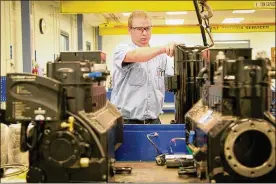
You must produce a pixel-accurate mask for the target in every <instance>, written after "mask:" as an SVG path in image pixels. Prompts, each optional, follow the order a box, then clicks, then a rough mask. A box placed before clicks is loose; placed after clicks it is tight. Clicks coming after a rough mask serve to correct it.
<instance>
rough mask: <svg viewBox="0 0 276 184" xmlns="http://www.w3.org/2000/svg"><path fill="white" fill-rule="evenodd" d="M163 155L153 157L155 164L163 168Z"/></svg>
mask: <svg viewBox="0 0 276 184" xmlns="http://www.w3.org/2000/svg"><path fill="white" fill-rule="evenodd" d="M165 156H166V155H165V154H162V155H158V156H156V157H155V162H156V164H157V165H159V166H163V165H165V164H166V159H165Z"/></svg>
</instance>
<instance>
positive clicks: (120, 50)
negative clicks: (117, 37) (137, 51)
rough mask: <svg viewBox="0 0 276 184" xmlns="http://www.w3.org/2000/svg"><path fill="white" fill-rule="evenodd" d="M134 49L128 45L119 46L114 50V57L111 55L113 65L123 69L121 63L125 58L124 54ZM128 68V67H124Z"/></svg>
mask: <svg viewBox="0 0 276 184" xmlns="http://www.w3.org/2000/svg"><path fill="white" fill-rule="evenodd" d="M133 49H134V48H133V47H132V46H131V45H129V44H119V45H118V46H117V47H116V49H115V52H114V55H113V62H114V63H115V65H117V66H118V67H119V68H123V67H124V68H125V66H124V65H122V64H123V61H124V59H125V57H126V54H127V53H128V52H129V51H131V50H133ZM126 66H128V65H126Z"/></svg>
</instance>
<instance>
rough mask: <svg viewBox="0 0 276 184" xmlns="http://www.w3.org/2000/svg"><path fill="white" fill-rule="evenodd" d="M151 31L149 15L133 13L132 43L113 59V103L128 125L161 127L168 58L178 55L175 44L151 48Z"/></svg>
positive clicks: (124, 46)
mask: <svg viewBox="0 0 276 184" xmlns="http://www.w3.org/2000/svg"><path fill="white" fill-rule="evenodd" d="M151 27H152V25H151V21H150V18H149V16H148V14H147V13H146V12H145V11H135V12H133V13H132V14H131V15H130V17H129V19H128V31H129V34H130V36H131V43H125V44H120V45H118V46H117V47H116V50H115V53H114V56H113V75H112V86H113V89H112V93H111V103H113V104H114V105H115V106H116V107H117V108H118V109H119V110H120V111H121V113H122V115H123V117H124V119H125V123H126V124H161V122H160V119H159V115H160V114H161V113H162V106H163V101H164V96H165V86H164V75H165V70H166V64H167V60H166V58H167V56H170V57H172V56H173V55H174V45H175V44H174V43H170V44H167V45H165V46H159V47H150V45H149V41H150V38H151Z"/></svg>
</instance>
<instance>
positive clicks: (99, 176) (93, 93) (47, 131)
mask: <svg viewBox="0 0 276 184" xmlns="http://www.w3.org/2000/svg"><path fill="white" fill-rule="evenodd" d="M92 65H93V63H91V62H89V61H74V62H71V61H68V62H67V61H56V62H54V63H51V62H49V63H47V77H41V76H35V75H32V74H25V73H24V74H23V73H22V74H21V73H19V74H18V73H15V74H7V97H8V98H7V112H6V116H7V119H9V120H14V121H20V123H21V136H20V148H21V151H23V152H26V151H29V171H28V173H27V178H26V179H27V182H30V183H32V182H36V183H37V182H45V183H49V182H50V183H59V182H63V183H68V182H113V181H114V177H113V175H114V172H112V170H113V168H114V165H113V162H114V161H113V160H114V155H115V150H116V149H117V148H118V147H119V146H120V145H121V144H122V142H123V119H122V116H121V114H120V112H119V111H118V110H117V109H116V107H115V106H113V105H112V104H111V103H110V102H109V101H108V100H106V91H105V86H102V85H100V84H99V83H98V79H97V80H96V79H94V78H89V77H88V78H87V77H83V76H84V75H86V74H89V73H91V72H93V71H92V67H91V66H92ZM30 124H33V125H34V126H33V128H32V129H31V131H30V133H29V134H28V135H27V129H28V127H29V125H30Z"/></svg>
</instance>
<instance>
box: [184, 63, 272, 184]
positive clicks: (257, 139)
mask: <svg viewBox="0 0 276 184" xmlns="http://www.w3.org/2000/svg"><path fill="white" fill-rule="evenodd" d="M208 70H211V73H214V75H213V76H214V77H213V82H214V84H211V82H210V81H211V78H210V76H209V78H208V80H207V81H206V83H205V84H204V86H203V88H202V99H201V100H200V101H199V102H198V103H196V105H194V107H193V108H192V109H191V110H189V112H188V113H187V114H186V117H185V118H186V124H187V125H188V126H187V127H190V130H193V131H195V142H194V144H189V147H190V148H191V149H192V150H193V154H194V158H195V160H196V162H197V166H198V170H197V172H198V175H199V176H201V177H202V175H205V174H206V177H207V178H208V179H209V180H210V181H215V182H273V181H274V182H275V181H276V177H275V174H276V167H275V153H276V152H275V133H276V132H275V128H276V123H275V117H274V116H272V114H271V113H270V102H271V100H270V76H271V73H270V70H269V68H268V67H267V64H266V61H265V60H262V59H259V60H245V59H243V58H241V59H237V60H224V61H223V62H222V65H221V67H219V68H218V70H217V71H216V72H215V71H212V69H211V68H209V69H208ZM274 74H275V73H274Z"/></svg>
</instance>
